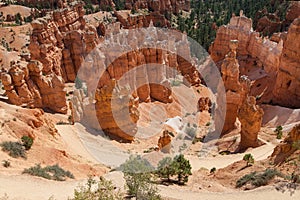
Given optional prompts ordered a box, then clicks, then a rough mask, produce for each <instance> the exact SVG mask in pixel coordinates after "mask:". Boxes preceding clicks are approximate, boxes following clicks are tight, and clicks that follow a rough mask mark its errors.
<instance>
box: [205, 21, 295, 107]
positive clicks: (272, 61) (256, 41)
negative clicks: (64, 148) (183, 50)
mask: <svg viewBox="0 0 300 200" xmlns="http://www.w3.org/2000/svg"><path fill="white" fill-rule="evenodd" d="M299 21H300V20H299V18H297V19H295V20H294V22H293V23H292V24H291V27H290V28H289V31H288V33H287V35H286V36H285V34H281V35H278V34H277V35H274V37H272V41H271V40H269V39H268V38H262V37H260V36H259V33H258V32H255V31H253V29H252V21H251V19H248V18H246V17H245V16H243V15H241V16H238V17H236V16H235V17H232V18H231V20H230V23H229V24H228V25H226V26H221V27H220V28H219V29H218V31H217V37H216V40H215V41H214V43H213V44H212V45H211V47H210V52H211V57H212V59H213V60H214V61H215V62H217V63H220V62H221V61H222V60H223V59H224V58H225V55H226V54H227V52H228V51H229V44H230V41H231V40H238V41H239V47H238V48H237V58H238V59H241V60H243V59H244V60H245V59H250V58H251V59H254V60H255V61H256V62H255V63H259V65H260V67H261V68H262V69H263V70H264V71H265V72H266V73H267V74H268V75H269V76H274V77H275V78H276V84H275V85H270V86H269V87H271V90H272V91H273V92H271V93H273V98H271V99H272V102H273V103H276V104H279V105H282V106H287V107H299V106H300V101H299V90H298V89H299V88H300V87H299V86H300V84H299V80H298V78H297V77H299V76H300V74H299V73H300V71H299V70H298V67H297V66H298V64H299V49H300V48H299V42H298V41H299V35H300V33H299ZM276 38H277V39H276Z"/></svg>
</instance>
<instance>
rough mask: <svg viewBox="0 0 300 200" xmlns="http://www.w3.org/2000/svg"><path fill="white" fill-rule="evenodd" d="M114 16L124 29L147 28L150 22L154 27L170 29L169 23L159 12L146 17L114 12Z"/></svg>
mask: <svg viewBox="0 0 300 200" xmlns="http://www.w3.org/2000/svg"><path fill="white" fill-rule="evenodd" d="M114 14H115V15H116V17H117V19H118V21H119V22H121V25H122V27H123V28H125V29H133V28H142V27H148V26H149V25H150V23H151V21H152V22H153V24H154V25H155V26H156V27H170V22H169V21H168V20H167V19H166V18H165V16H164V15H162V14H160V13H159V12H151V13H150V14H147V15H142V14H141V15H140V14H135V15H131V14H129V13H125V12H123V11H115V12H114Z"/></svg>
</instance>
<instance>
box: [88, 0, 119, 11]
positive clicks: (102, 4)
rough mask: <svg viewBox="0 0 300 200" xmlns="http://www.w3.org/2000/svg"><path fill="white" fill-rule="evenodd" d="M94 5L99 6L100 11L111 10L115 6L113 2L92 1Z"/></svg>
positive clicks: (106, 0)
mask: <svg viewBox="0 0 300 200" xmlns="http://www.w3.org/2000/svg"><path fill="white" fill-rule="evenodd" d="M93 3H94V4H99V8H100V9H101V10H113V9H114V8H115V4H114V1H113V0H101V1H98V0H93Z"/></svg>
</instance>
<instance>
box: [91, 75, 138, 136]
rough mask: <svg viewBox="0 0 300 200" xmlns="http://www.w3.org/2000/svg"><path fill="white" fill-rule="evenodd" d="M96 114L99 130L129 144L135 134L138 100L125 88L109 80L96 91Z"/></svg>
mask: <svg viewBox="0 0 300 200" xmlns="http://www.w3.org/2000/svg"><path fill="white" fill-rule="evenodd" d="M95 98H96V104H95V106H96V113H97V118H98V121H99V124H100V127H101V129H102V130H103V131H104V133H106V134H107V135H108V136H109V137H110V138H112V139H117V140H121V141H122V142H131V141H133V139H134V135H135V134H136V131H137V127H136V123H137V121H138V119H139V112H138V109H137V108H138V104H139V99H138V98H137V97H136V96H133V95H131V94H130V90H129V91H128V88H126V87H120V86H118V85H116V81H115V80H111V82H110V83H107V84H106V85H105V86H104V87H102V88H100V89H98V90H97V91H96V97H95Z"/></svg>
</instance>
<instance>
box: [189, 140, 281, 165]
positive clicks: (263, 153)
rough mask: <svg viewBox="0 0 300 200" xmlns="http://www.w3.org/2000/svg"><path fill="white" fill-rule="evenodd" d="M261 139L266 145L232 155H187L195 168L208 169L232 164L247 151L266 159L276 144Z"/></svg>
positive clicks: (260, 158)
mask: <svg viewBox="0 0 300 200" xmlns="http://www.w3.org/2000/svg"><path fill="white" fill-rule="evenodd" d="M260 140H261V141H263V142H264V143H265V145H262V146H260V147H258V148H255V149H249V150H247V151H246V152H245V153H237V154H231V155H216V156H215V157H200V158H199V157H195V156H189V155H187V156H186V157H187V158H188V159H189V160H190V163H191V165H192V169H193V170H198V169H200V168H201V167H203V168H206V169H211V168H213V167H215V168H217V169H219V168H224V167H226V166H228V165H230V164H233V163H234V162H237V161H240V160H242V159H243V157H244V155H245V154H247V153H251V154H252V155H253V157H254V159H255V160H256V161H259V160H264V159H266V158H268V157H269V156H270V155H271V154H272V152H273V150H274V148H275V145H273V144H271V143H269V142H267V141H264V140H262V139H260Z"/></svg>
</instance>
